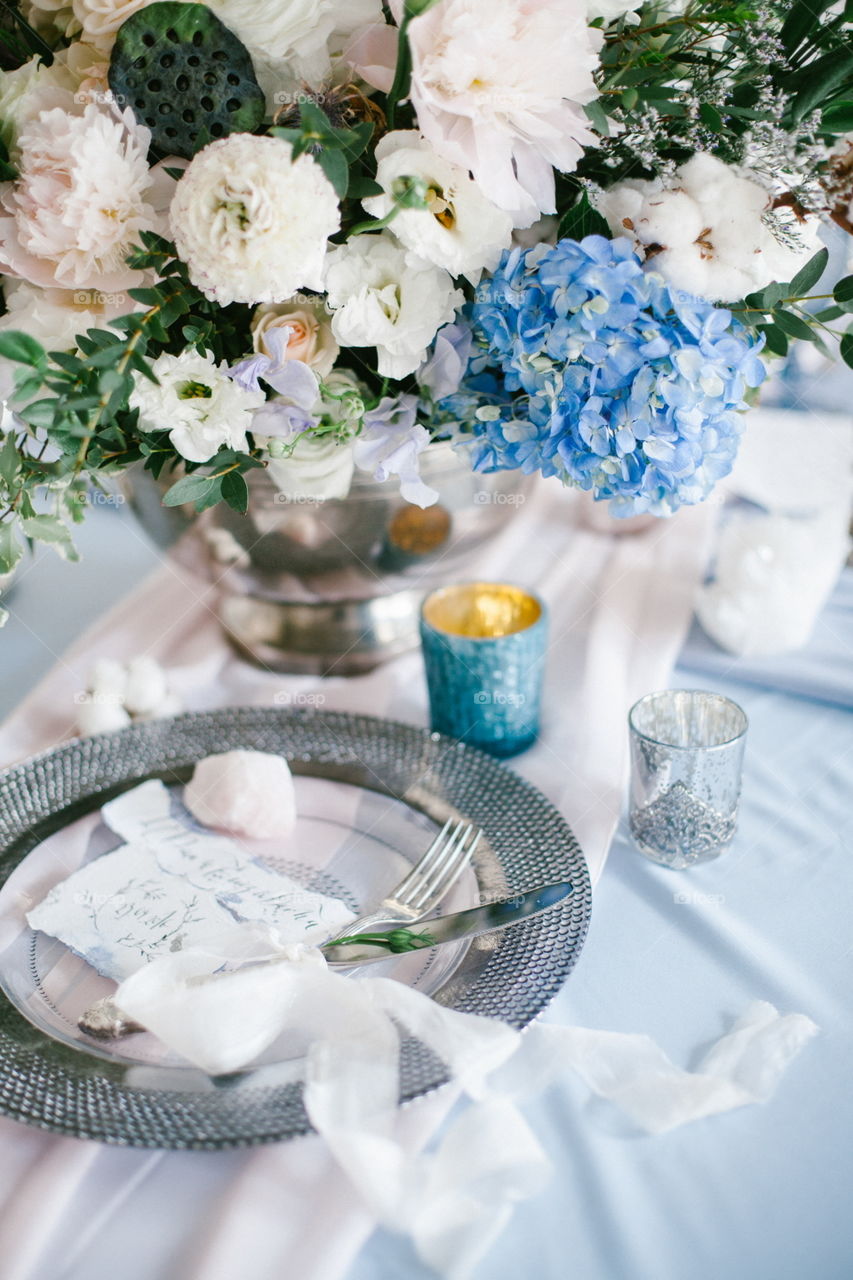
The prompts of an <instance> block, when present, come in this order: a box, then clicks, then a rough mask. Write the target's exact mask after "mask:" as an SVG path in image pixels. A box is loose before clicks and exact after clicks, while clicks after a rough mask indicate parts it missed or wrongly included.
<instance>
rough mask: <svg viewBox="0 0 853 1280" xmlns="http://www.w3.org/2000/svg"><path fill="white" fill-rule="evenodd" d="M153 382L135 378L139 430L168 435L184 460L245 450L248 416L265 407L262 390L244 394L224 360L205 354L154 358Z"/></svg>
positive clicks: (133, 400) (134, 404)
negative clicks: (155, 380)
mask: <svg viewBox="0 0 853 1280" xmlns="http://www.w3.org/2000/svg"><path fill="white" fill-rule="evenodd" d="M152 369H153V370H154V373H155V375H156V377H157V379H158V384H159V385H157V384H155V383H153V382H150V381H149V380H148V379H147V378H145V377H143V376H142V374H135V375H134V389H133V391H132V392H131V396H130V407H131V408H132V409H138V410H139V425H140V428H141V430H142V431H168V432H169V439H170V440H171V442H172V444H173V445H174V446H175V448H176V449H177V451H178V453H179V454H180V455H181V457H183V458H186V459H187V461H188V462H208V461H209V460H210V459H211V458H212V457H213V455H214V454H215V453H217V452H218V450H219V449H221V448H222V446H223V445H227V446H228V447H229V448H230V449H245V448H246V447H247V443H248V442H247V440H246V432H247V431H250V430H251V428H252V414H253V413H254V411H255V410H256V409H259V408H260V406H261V405H262V404H263V403H264V400H265V397H264V393H263V391H245V390H244V389H243V388H242V387H238V385H237V383H236V382H233V381H232V380H231V378H229V377H228V367H227V365H226V364H225V362H224V361H223V362H222V364H220V365H217V364H216V362H215V360H214V359H213V356H212V355H211V354H210V353H209V352H208V353H207V354H206V355H200V354H199V352H197V351H195V350H189V351H185V352H183V353H182V354H181V355H179V356H173V355H168V354H164V355H161V356H158V357H157V359H156V360H155V361H154V363H153V365H152Z"/></svg>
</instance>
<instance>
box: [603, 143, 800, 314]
mask: <svg viewBox="0 0 853 1280" xmlns="http://www.w3.org/2000/svg"><path fill="white" fill-rule="evenodd" d="M771 202H772V197H771V196H770V195H769V194H768V192H767V191H766V190H765V189H764V187H761V186H759V184H758V183H757V182H753V181H752V180H751V179H749V178H747V177H744V176H742V175H741V174H740V173H738V171H737V170H736V169H733V168H731V167H730V166H729V165H727V164H725V163H724V162H723V161H722V160H719V159H717V157H716V156H712V155H706V154H705V153H703V152H699V153H697V154H696V155H695V156H692V157H691V159H690V160H688V161H687V163H686V164H684V165H682V166H681V168H680V169H678V170H677V171H676V174H675V179H674V181H671V182H670V183H669V184H667V185H664V183H663V182H662V181H660V180H659V179H658V180H656V181H654V182H644V181H640V180H636V181H635V180H633V179H631V180H629V181H626V182H620V183H617V184H616V186H613V187H610V188H609V189H608V190H607V191H604V192H603V193H602V195H601V196H600V197H599V198H598V200H597V205H598V209H599V212H600V213H602V214H603V215H604V217H605V218H606V219H607V221H608V223H609V224H610V227H611V230H612V231H613V233H614V235H619V236H625V235H627V236H629V237H630V238H631V239H632V240H633V242H634V248H635V249H636V251H637V253H639V255H640V257H646V258H647V259H648V261H649V264H650V266H651V268H652V269H653V270H654V271H657V272H659V273H660V274H661V275H662V276H663V277H664V278H665V279H666V280H668V281H669V282H670V284H672V285H674V286H675V287H676V288H679V289H683V290H685V292H687V293H693V294H696V295H697V296H698V297H701V298H708V299H710V300H711V301H713V302H733V301H735V300H736V299H738V298H742V297H743V296H744V295H745V294H747V293H751V292H752V291H753V290H755V289H762V288H763V287H764V286H765V285H767V284H770V282H771V281H772V280H790V279H791V277H792V276H794V275H796V273H797V271H798V270H799V268H800V267H801V266H802V265H803V263H804V262H805V261H806V260H807V258H808V257H809V256H810V255H811V254H813V253H815V252H816V250H817V249H818V248H819V243H818V230H819V226H820V224H819V220H818V219H817V218H810V219H809V220H808V221H807V222H797V223H796V224H795V227H794V228H793V229H794V230H795V232H796V236H797V239H798V240H799V241H800V243H801V245H802V250H801V251H800V252H797V251H796V250H794V249H792V248H790V247H788V246H787V245H783V244H780V242H779V241H778V240H777V239H776V237H775V236H774V235H773V232H772V231H771V230H770V228H769V227H768V226H767V225H766V223H765V221H764V216H765V215H766V213H767V212H768V210H769V209H770V205H771Z"/></svg>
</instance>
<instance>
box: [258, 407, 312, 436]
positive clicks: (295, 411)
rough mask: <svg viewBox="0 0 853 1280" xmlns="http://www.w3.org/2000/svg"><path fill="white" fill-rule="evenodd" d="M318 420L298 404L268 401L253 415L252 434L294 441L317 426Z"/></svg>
mask: <svg viewBox="0 0 853 1280" xmlns="http://www.w3.org/2000/svg"><path fill="white" fill-rule="evenodd" d="M317 422H318V419H317V418H315V417H314V415H313V414H311V413H308V412H306V410H305V409H303V408H301V407H300V406H299V405H296V404H287V403H286V401H284V400H268V401H267V402H266V404H262V405H261V407H260V409H256V410H255V412H254V414H253V415H252V434H253V435H256V436H269V437H270V439H274V440H292V439H293V438H294V437H295V436H298V435H300V434H301V433H302V432H303V431H307V430H309V428H311V427H316V426H317Z"/></svg>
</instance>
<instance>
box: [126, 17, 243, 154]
mask: <svg viewBox="0 0 853 1280" xmlns="http://www.w3.org/2000/svg"><path fill="white" fill-rule="evenodd" d="M109 81H110V88H111V89H112V91H113V93H114V94H115V95H116V98H117V100H118V102H120V103H122V104H127V105H128V106H130V107H132V108H133V113H134V115H135V116H136V118H137V120H139V121H140V123H142V124H145V125H147V127H148V128H149V129H150V130H151V135H152V144H153V146H154V147H155V148H156V150H157V151H158V152H159V153H160V154H161V155H164V156H167V155H179V156H186V157H190V156H193V155H195V153H196V152H197V151H199V150H200V149H201V148H202V147H203V146H205V145H206V144H207V143H208V142H210V141H212V140H214V139H216V138H224V137H225V136H226V135H227V134H229V133H241V132H242V133H253V132H254V131H255V130H256V129H258V128H259V127H260V125H261V124H262V122H263V119H264V110H265V106H264V95H263V91H262V89H261V87H260V85H259V84H258V81H257V78H256V76H255V69H254V67H253V65H252V59H251V58H250V56H249V52H248V50H247V49H246V46H245V45H244V44H243V43H242V42H241V41H240V40H238V39H237V37H236V36H235V35H234V33H233V31H230V30H229V29H228V27H226V26H225V24H224V23H223V22H220V20H219V18H217V17H216V15H215V14H214V13H212V12H211V11H210V9H208V8H207V6H206V5H203V4H183V3H179V0H161V2H160V3H157V4H150V5H148V6H147V7H146V8H144V9H139V10H138V11H137V12H136V13H133V14H131V16H130V17H129V18H127V19H126V20H125V21H124V22H123V23H122V25H121V27H120V28H119V31H118V35H117V36H116V42H115V45H114V47H113V52H112V57H111V59H110V73H109Z"/></svg>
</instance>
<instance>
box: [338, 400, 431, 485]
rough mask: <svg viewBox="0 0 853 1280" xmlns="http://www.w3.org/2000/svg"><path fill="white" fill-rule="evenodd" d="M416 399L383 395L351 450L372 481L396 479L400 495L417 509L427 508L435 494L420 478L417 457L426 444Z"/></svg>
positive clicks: (365, 416) (368, 414) (424, 431)
mask: <svg viewBox="0 0 853 1280" xmlns="http://www.w3.org/2000/svg"><path fill="white" fill-rule="evenodd" d="M417 408H418V401H417V397H416V396H410V395H401V396H397V397H392V396H386V397H385V398H384V400H380V402H379V404H378V405H377V406H376V408H375V409H371V410H370V411H369V412H368V413H366V414H365V415H364V425H363V427H362V430H361V434H360V435H359V436H358V438H357V439H356V441H355V444H354V447H353V460H354V462H355V465H356V466H357V467H358V468H359V470H361V471H370V472H372V474H373V478H374V480H379V481H385V480H387V479H388V477H389V476H392V475H393V476H399V479H400V495H401V497H403V498H404V499H405V500H406V502H412V503H414V505H415V506H417V507H431V506H432V504H433V503H434V502H435V501H436V500H437V499H438V493H437V492H436V490H435V489H431V488H430V487H429V485H426V484H424V482H423V481H422V480H421V477H420V471H419V457H420V454H421V453H422V452H423V451H424V449H425V448H426V447H427V445H428V444H429V441H430V436H429V432H428V431H427V429H426V427H422V426H420V424H419V423H418V422H417V420H416V415H417Z"/></svg>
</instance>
